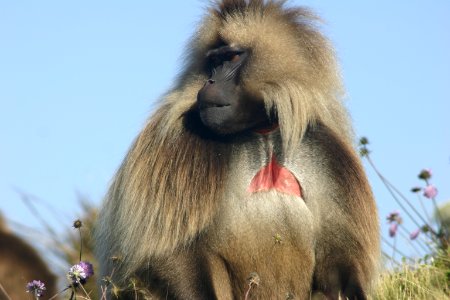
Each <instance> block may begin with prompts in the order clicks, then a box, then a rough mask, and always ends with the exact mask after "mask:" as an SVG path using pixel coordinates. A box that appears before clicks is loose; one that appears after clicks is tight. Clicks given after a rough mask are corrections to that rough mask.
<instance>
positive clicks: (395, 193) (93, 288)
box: [6, 138, 450, 300]
mask: <svg viewBox="0 0 450 300" xmlns="http://www.w3.org/2000/svg"><path fill="white" fill-rule="evenodd" d="M368 145H369V142H368V140H367V138H361V139H360V143H359V147H360V149H359V150H360V154H361V156H362V157H363V159H366V160H367V161H368V163H369V165H370V166H371V167H372V168H373V170H374V171H375V172H376V174H377V175H378V177H379V178H380V180H381V181H382V182H383V184H384V185H385V187H386V188H387V190H388V191H389V193H390V195H391V196H392V198H393V199H394V200H395V202H396V203H397V205H398V207H399V210H398V211H397V210H396V211H392V212H391V213H390V214H389V215H388V216H387V217H386V221H387V222H388V224H389V231H388V232H386V233H383V234H382V236H383V237H382V241H383V244H384V246H383V249H384V250H383V266H382V267H381V272H380V277H379V280H378V282H377V284H376V286H375V287H374V290H373V295H372V296H371V298H370V299H372V300H391V299H419V300H420V299H424V300H425V299H427V300H428V299H450V250H449V237H450V234H449V232H450V203H447V204H446V205H444V206H442V207H441V208H438V207H437V204H436V197H437V194H438V190H437V188H436V187H435V186H434V185H433V184H432V182H431V179H432V171H431V170H429V169H424V170H422V171H421V172H420V173H419V175H418V177H419V178H420V179H421V180H422V182H423V186H421V187H413V188H412V189H411V192H412V193H413V194H415V195H416V196H417V197H418V201H419V203H420V209H418V208H417V207H418V205H413V204H412V202H411V201H410V200H409V199H408V197H406V196H404V194H403V193H401V192H400V191H399V190H398V189H397V188H395V186H394V185H393V184H392V183H391V182H390V181H389V180H388V179H387V178H386V177H384V176H383V175H382V173H381V172H380V171H379V170H378V169H377V168H376V166H375V164H374V162H373V161H372V159H371V157H370V150H369V149H368ZM22 198H23V200H25V202H26V203H28V204H27V205H28V207H29V208H30V209H32V210H33V211H35V210H34V208H33V207H32V206H30V203H29V202H28V200H29V199H27V196H26V195H24V194H22ZM424 200H425V201H427V200H430V201H428V207H427V203H426V202H425V201H424ZM430 205H431V206H432V209H431V210H432V211H433V212H434V213H433V214H431V213H430V212H429V211H430V207H429V206H430ZM81 206H82V208H83V211H85V216H84V218H83V219H82V220H76V221H75V222H74V223H73V230H72V231H71V232H70V233H69V234H68V235H67V236H65V237H64V238H61V237H59V236H58V235H56V234H55V232H54V230H53V229H52V228H51V227H49V226H48V224H44V227H45V228H46V229H47V231H48V236H50V237H51V239H52V240H53V243H52V245H53V247H52V249H51V250H50V251H51V252H53V253H54V254H55V255H56V256H57V257H60V258H62V259H63V260H65V261H66V262H67V263H68V265H71V266H72V267H70V268H69V269H68V270H67V272H66V273H65V278H64V277H63V278H61V281H64V282H65V283H67V284H66V287H65V288H64V289H62V290H61V292H60V293H58V294H57V295H55V296H54V297H53V298H51V299H91V300H98V299H105V294H106V290H112V292H113V294H114V293H115V292H117V290H118V287H116V286H114V284H113V282H111V279H110V278H109V277H107V278H103V279H102V280H101V281H98V280H97V279H98V278H96V277H95V273H94V270H97V264H96V261H95V258H94V255H93V241H92V235H91V233H92V229H93V226H94V221H95V219H96V209H95V208H94V207H92V206H91V205H89V204H88V202H87V201H81ZM36 217H37V218H39V219H40V220H41V221H42V220H44V219H43V218H41V216H38V215H37V216H36ZM404 218H408V219H410V221H412V223H413V224H415V226H417V228H416V229H415V230H413V231H408V230H407V229H406V228H404ZM44 222H45V221H44ZM399 235H400V236H402V237H403V238H405V237H406V238H407V239H409V241H410V242H409V243H410V244H409V245H410V247H411V249H414V251H415V252H416V253H417V254H418V256H417V257H415V258H412V257H409V256H408V255H407V254H405V253H403V252H402V251H400V250H399V249H398V248H397V246H396V245H397V238H398V236H399ZM112 259H113V261H114V260H118V259H120V258H117V257H116V258H112ZM74 263H75V264H74ZM91 263H92V264H91ZM99 282H100V284H98V283H99ZM251 287H252V285H249V288H251ZM24 289H27V290H28V291H29V293H30V296H32V297H33V298H35V299H39V298H40V297H41V296H42V295H43V293H45V282H41V281H39V278H36V279H35V280H33V281H32V282H29V283H28V284H27V286H24ZM127 289H131V290H134V291H135V292H136V294H140V293H141V289H140V288H139V283H138V282H130V286H129V287H127ZM142 291H144V290H142ZM6 292H7V291H6Z"/></svg>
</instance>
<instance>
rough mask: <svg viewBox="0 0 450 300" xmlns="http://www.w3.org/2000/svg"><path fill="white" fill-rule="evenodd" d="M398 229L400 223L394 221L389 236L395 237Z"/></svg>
mask: <svg viewBox="0 0 450 300" xmlns="http://www.w3.org/2000/svg"><path fill="white" fill-rule="evenodd" d="M397 229H398V223H392V224H391V226H389V236H390V237H394V236H395V234H396V233H397Z"/></svg>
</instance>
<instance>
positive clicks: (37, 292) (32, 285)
mask: <svg viewBox="0 0 450 300" xmlns="http://www.w3.org/2000/svg"><path fill="white" fill-rule="evenodd" d="M45 290H46V288H45V284H44V283H43V282H42V281H40V280H33V281H30V282H28V283H27V293H33V295H34V296H35V297H37V298H40V297H42V296H43V295H44V291H45Z"/></svg>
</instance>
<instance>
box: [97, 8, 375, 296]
mask: <svg viewBox="0 0 450 300" xmlns="http://www.w3.org/2000/svg"><path fill="white" fill-rule="evenodd" d="M316 22H317V18H316V17H315V16H314V15H313V14H311V13H310V12H309V11H308V10H306V9H303V8H288V7H286V5H285V3H284V1H270V0H268V1H263V0H247V1H245V0H224V1H222V2H220V3H217V4H215V5H213V7H212V8H211V9H210V11H209V14H208V15H207V16H206V17H205V19H204V20H203V22H202V23H201V26H200V27H199V29H198V32H197V34H196V35H195V36H194V38H193V40H192V43H191V44H190V45H189V47H188V52H189V56H188V60H187V62H186V66H185V69H184V72H182V73H181V75H180V78H179V80H178V81H177V85H176V86H175V87H174V88H173V89H172V90H171V91H169V93H168V94H167V95H166V96H164V97H163V99H162V100H161V103H160V105H159V108H158V109H157V110H156V111H155V112H154V114H153V115H152V116H151V118H150V119H149V121H148V123H147V124H146V126H145V128H144V129H143V130H142V132H141V133H140V134H139V136H138V137H137V139H136V141H135V142H134V144H133V145H132V147H131V149H130V151H129V153H128V155H127V156H126V158H125V160H124V161H123V163H122V165H121V167H120V169H119V170H118V172H117V174H116V176H115V178H114V181H113V183H112V186H111V188H110V190H109V193H108V195H107V197H106V202H105V204H104V207H103V209H102V211H101V212H100V215H99V224H98V231H97V234H96V242H97V246H98V249H97V254H98V257H99V259H100V262H101V265H102V270H101V273H102V275H104V276H105V275H109V274H111V273H113V276H112V280H113V282H115V283H116V284H119V285H122V286H127V285H129V284H128V283H127V281H128V280H130V278H134V281H133V284H134V283H136V282H140V283H141V284H142V286H143V287H144V288H145V289H146V290H147V291H148V294H149V295H150V294H151V295H152V297H153V299H243V298H244V297H245V298H246V299H286V298H287V299H307V298H309V297H310V295H311V294H312V293H315V292H317V293H319V292H320V293H321V294H322V296H324V297H328V298H329V299H337V298H338V297H339V296H338V295H342V296H346V297H348V298H350V299H365V298H366V297H367V293H368V291H369V289H370V285H371V281H372V279H373V277H374V274H375V269H376V266H377V259H378V253H379V238H378V221H377V211H376V207H375V204H374V200H373V197H372V193H371V190H370V187H369V185H368V183H367V179H366V176H365V174H364V171H363V169H362V167H361V163H360V160H359V158H358V156H357V154H356V153H355V151H354V149H353V147H352V141H351V140H352V136H351V126H350V125H349V122H348V119H347V115H346V110H345V109H344V107H343V105H342V103H341V97H342V87H341V81H340V78H339V72H338V70H337V67H336V62H335V59H334V56H333V50H332V49H331V48H330V45H329V42H328V41H327V40H326V39H325V38H324V37H323V36H322V35H321V34H320V33H319V32H318V30H317V26H316V25H317V24H316ZM112 256H119V257H120V260H119V261H116V262H115V263H113V262H111V259H110V258H111V257H112ZM131 296H132V297H134V295H131ZM122 298H126V296H122ZM149 298H150V296H149ZM133 299H134V298H133Z"/></svg>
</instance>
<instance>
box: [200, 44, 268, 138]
mask: <svg viewBox="0 0 450 300" xmlns="http://www.w3.org/2000/svg"><path fill="white" fill-rule="evenodd" d="M250 55H251V50H250V49H245V48H241V47H239V46H230V45H226V44H225V45H221V46H218V47H216V48H214V49H211V50H209V51H208V52H207V53H206V55H205V64H204V65H205V71H206V72H207V73H208V75H209V79H208V80H207V81H206V82H205V84H204V86H203V87H202V88H201V89H200V91H199V92H198V95H197V108H198V112H199V114H200V119H201V120H202V123H203V124H204V125H205V126H206V127H207V128H209V129H211V130H212V131H213V132H215V133H217V134H221V135H224V134H233V133H238V132H241V131H244V130H247V129H252V128H257V127H261V126H266V125H268V123H269V119H268V116H267V114H266V110H265V107H264V101H263V99H262V97H259V96H257V95H253V94H250V93H249V92H247V91H246V90H245V89H244V88H243V86H242V84H241V83H242V80H243V79H242V76H243V72H242V71H243V69H244V68H245V66H246V65H247V63H248V61H249V58H250Z"/></svg>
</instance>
